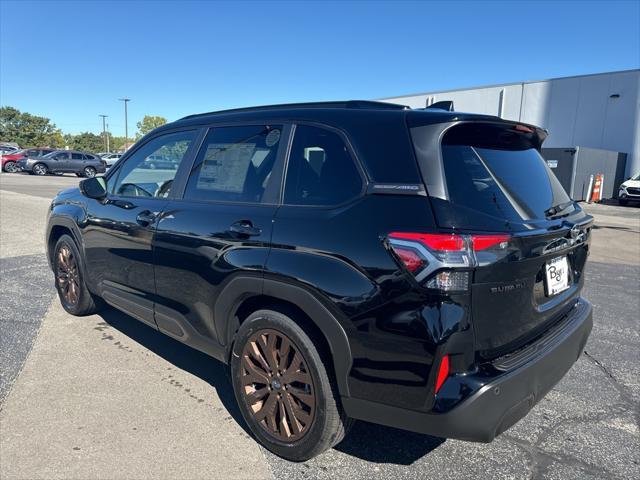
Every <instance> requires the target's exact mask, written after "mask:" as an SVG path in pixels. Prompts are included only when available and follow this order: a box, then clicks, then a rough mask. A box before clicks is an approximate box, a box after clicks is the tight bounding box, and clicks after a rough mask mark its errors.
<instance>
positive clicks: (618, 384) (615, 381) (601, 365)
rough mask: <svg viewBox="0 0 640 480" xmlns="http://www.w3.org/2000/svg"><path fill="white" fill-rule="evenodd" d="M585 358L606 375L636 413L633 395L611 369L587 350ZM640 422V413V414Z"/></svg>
mask: <svg viewBox="0 0 640 480" xmlns="http://www.w3.org/2000/svg"><path fill="white" fill-rule="evenodd" d="M584 356H585V357H586V358H587V359H588V360H589V361H590V362H591V363H593V364H594V365H595V366H596V367H598V369H599V370H600V371H601V372H602V373H604V374H605V375H606V377H607V378H608V379H609V380H610V381H611V383H612V384H613V386H614V388H615V389H616V390H617V391H618V393H619V394H620V397H621V398H622V400H623V402H624V403H626V404H628V405H629V406H631V407H632V409H633V410H634V411H637V404H636V402H635V401H634V399H633V397H632V396H631V394H630V393H629V392H628V390H627V387H626V386H625V385H624V384H623V383H621V382H620V380H618V379H617V378H616V377H615V375H613V373H612V372H611V370H609V368H608V367H607V366H606V365H605V364H604V363H602V362H601V361H600V360H598V359H597V358H596V357H594V356H593V355H592V354H590V353H589V352H587V351H586V350H585V351H584ZM637 419H638V420H640V413H639V414H638V418H637Z"/></svg>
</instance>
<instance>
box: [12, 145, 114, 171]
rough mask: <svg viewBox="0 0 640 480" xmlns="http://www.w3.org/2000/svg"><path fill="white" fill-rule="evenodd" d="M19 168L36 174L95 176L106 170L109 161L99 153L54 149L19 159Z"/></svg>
mask: <svg viewBox="0 0 640 480" xmlns="http://www.w3.org/2000/svg"><path fill="white" fill-rule="evenodd" d="M17 165H18V168H20V169H21V170H22V171H25V172H30V173H33V174H35V175H47V174H48V173H75V174H76V175H77V176H79V177H95V176H96V174H97V173H104V172H105V171H106V166H107V163H106V162H105V161H104V160H101V159H100V158H99V157H98V156H97V155H94V154H93V153H89V152H80V151H75V150H54V151H52V152H49V153H47V154H45V155H43V156H31V155H29V156H27V157H25V158H22V159H20V160H18V163H17Z"/></svg>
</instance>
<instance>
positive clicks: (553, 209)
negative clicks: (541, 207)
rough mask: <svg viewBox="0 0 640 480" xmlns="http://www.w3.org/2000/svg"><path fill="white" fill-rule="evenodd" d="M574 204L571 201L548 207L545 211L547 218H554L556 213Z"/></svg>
mask: <svg viewBox="0 0 640 480" xmlns="http://www.w3.org/2000/svg"><path fill="white" fill-rule="evenodd" d="M571 205H573V201H569V202H566V203H560V204H558V205H555V206H553V207H551V208H548V209H547V210H545V211H544V215H545V216H546V217H547V218H553V217H555V216H556V215H558V214H559V213H560V212H563V211H564V210H566V208H567V207H569V206H571Z"/></svg>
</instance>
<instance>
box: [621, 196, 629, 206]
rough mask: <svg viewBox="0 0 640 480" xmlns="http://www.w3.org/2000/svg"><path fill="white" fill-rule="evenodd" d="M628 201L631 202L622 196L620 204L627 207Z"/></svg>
mask: <svg viewBox="0 0 640 480" xmlns="http://www.w3.org/2000/svg"><path fill="white" fill-rule="evenodd" d="M628 203H629V201H628V200H623V199H622V198H619V199H618V205H621V206H623V207H626V206H627V204H628Z"/></svg>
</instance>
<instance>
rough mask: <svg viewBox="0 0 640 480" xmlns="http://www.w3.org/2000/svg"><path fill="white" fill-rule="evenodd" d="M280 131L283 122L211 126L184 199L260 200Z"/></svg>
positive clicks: (270, 170) (276, 149)
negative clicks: (275, 123)
mask: <svg viewBox="0 0 640 480" xmlns="http://www.w3.org/2000/svg"><path fill="white" fill-rule="evenodd" d="M281 132H282V125H252V126H237V127H235V126H234V127H214V128H212V129H211V130H210V131H209V133H208V134H207V136H206V138H205V140H204V142H203V144H202V147H201V148H200V151H199V152H198V156H197V158H196V162H195V164H194V166H193V168H192V171H191V175H190V176H189V180H188V182H187V188H186V190H185V193H184V198H185V199H188V200H206V201H216V202H249V203H260V202H263V201H264V200H263V198H264V197H265V192H267V188H268V186H269V181H270V179H271V177H272V175H271V173H272V171H273V167H274V165H275V163H276V159H277V154H278V147H279V145H280V136H281Z"/></svg>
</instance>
